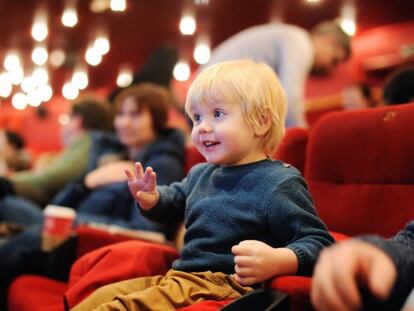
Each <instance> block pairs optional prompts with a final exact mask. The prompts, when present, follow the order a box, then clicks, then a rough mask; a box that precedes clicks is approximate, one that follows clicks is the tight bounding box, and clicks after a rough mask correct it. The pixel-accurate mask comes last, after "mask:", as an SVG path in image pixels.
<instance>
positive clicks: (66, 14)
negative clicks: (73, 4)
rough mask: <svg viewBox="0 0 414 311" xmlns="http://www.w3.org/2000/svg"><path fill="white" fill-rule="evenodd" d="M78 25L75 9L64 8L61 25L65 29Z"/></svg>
mask: <svg viewBox="0 0 414 311" xmlns="http://www.w3.org/2000/svg"><path fill="white" fill-rule="evenodd" d="M77 23H78V14H77V13H76V9H75V8H65V10H64V11H63V14H62V24H63V25H64V26H66V27H70V28H71V27H74V26H75V25H76V24H77Z"/></svg>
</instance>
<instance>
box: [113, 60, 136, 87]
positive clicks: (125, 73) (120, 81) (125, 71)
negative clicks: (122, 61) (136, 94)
mask: <svg viewBox="0 0 414 311" xmlns="http://www.w3.org/2000/svg"><path fill="white" fill-rule="evenodd" d="M132 75H133V72H132V69H131V67H130V66H129V65H123V66H121V68H120V69H119V72H118V77H117V78H116V85H118V86H119V87H127V86H129V85H130V84H131V83H132V79H133V76H132Z"/></svg>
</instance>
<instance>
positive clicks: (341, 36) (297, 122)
mask: <svg viewBox="0 0 414 311" xmlns="http://www.w3.org/2000/svg"><path fill="white" fill-rule="evenodd" d="M350 54H351V45H350V37H349V36H348V35H347V34H346V33H345V32H344V31H343V30H342V29H341V27H340V26H339V24H338V23H336V22H334V21H326V22H322V23H320V24H318V25H316V26H315V27H314V28H313V29H311V30H310V32H308V31H306V30H305V29H302V28H299V27H297V26H294V25H288V24H283V23H271V24H264V25H258V26H254V27H250V28H247V29H245V30H243V31H241V32H239V33H237V34H235V35H233V36H232V37H230V38H228V39H227V40H225V41H224V42H222V43H221V44H219V45H218V46H217V47H216V48H214V50H213V51H212V54H211V58H210V61H209V62H208V63H207V64H206V65H204V66H203V67H201V70H203V69H204V68H207V67H209V66H211V65H213V64H215V63H218V62H221V61H226V60H236V59H246V58H247V59H252V60H255V61H260V62H264V63H266V64H267V65H269V66H270V67H271V68H272V69H273V70H274V71H275V72H276V73H277V74H278V76H279V79H280V83H281V84H282V86H283V88H284V89H285V92H286V96H287V104H288V115H287V118H286V126H287V127H293V126H301V127H306V126H307V124H306V120H305V117H304V90H305V82H306V79H307V77H308V75H309V73H310V72H311V71H313V72H315V73H316V72H318V73H325V72H328V71H330V70H331V69H333V68H334V67H335V66H336V65H338V64H340V63H342V62H344V61H346V60H347V59H348V58H349V57H350Z"/></svg>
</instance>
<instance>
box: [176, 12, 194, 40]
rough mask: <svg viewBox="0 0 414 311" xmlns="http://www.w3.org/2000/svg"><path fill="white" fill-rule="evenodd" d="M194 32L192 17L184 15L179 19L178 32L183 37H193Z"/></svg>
mask: <svg viewBox="0 0 414 311" xmlns="http://www.w3.org/2000/svg"><path fill="white" fill-rule="evenodd" d="M195 30H196V21H195V19H194V17H193V16H191V15H186V16H183V17H182V18H181V21H180V31H181V33H182V34H183V35H193V34H194V32H195Z"/></svg>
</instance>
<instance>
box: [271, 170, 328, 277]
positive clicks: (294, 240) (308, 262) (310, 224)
mask: <svg viewBox="0 0 414 311" xmlns="http://www.w3.org/2000/svg"><path fill="white" fill-rule="evenodd" d="M267 210H268V213H269V217H268V219H269V221H270V224H269V225H270V228H272V232H273V234H274V235H275V236H276V237H278V238H279V239H280V240H282V241H285V243H286V245H285V247H287V248H289V249H291V250H292V251H293V252H294V253H295V254H296V256H297V258H298V262H299V266H298V272H297V274H299V275H311V274H312V272H313V268H314V265H315V263H316V260H317V258H318V255H319V253H320V251H321V250H322V249H323V248H324V247H326V246H329V245H331V244H332V243H333V242H334V240H333V238H332V236H331V235H330V234H329V232H328V230H327V228H326V226H325V224H324V223H323V222H322V220H321V219H320V218H319V216H318V215H317V213H316V211H315V208H314V206H313V202H312V199H311V197H310V194H309V192H308V190H307V188H306V184H305V181H304V180H303V178H302V177H300V176H299V175H298V176H293V177H290V178H288V179H286V180H285V181H283V182H282V183H281V184H280V185H279V186H278V187H277V190H276V192H275V194H274V196H273V197H272V198H271V201H270V202H269V206H268V208H267ZM282 247H283V246H282Z"/></svg>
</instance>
